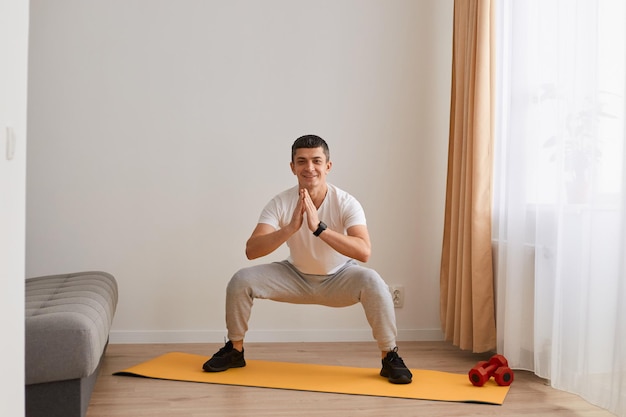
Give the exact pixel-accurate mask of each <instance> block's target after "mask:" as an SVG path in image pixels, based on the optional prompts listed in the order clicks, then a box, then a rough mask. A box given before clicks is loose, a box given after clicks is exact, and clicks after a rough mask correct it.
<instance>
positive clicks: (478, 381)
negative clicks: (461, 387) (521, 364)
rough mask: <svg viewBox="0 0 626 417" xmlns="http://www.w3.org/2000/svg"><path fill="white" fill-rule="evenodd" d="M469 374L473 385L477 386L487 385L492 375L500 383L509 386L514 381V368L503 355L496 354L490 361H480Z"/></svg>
mask: <svg viewBox="0 0 626 417" xmlns="http://www.w3.org/2000/svg"><path fill="white" fill-rule="evenodd" d="M468 375H469V380H470V382H471V383H472V385H474V386H477V387H482V386H483V385H485V383H487V381H489V378H491V377H492V376H493V377H494V379H495V381H496V383H497V384H498V385H502V386H509V385H511V383H512V382H513V370H512V369H511V368H509V363H508V362H507V360H506V358H505V357H504V356H502V355H494V356H492V357H491V359H489V361H481V362H478V363H477V364H476V366H474V367H473V368H472V369H470V371H469V374H468Z"/></svg>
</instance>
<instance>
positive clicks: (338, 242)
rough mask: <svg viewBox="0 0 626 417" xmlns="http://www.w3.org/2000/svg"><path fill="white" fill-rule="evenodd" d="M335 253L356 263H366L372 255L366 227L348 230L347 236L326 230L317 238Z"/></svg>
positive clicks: (353, 227) (360, 226) (355, 227)
mask: <svg viewBox="0 0 626 417" xmlns="http://www.w3.org/2000/svg"><path fill="white" fill-rule="evenodd" d="M318 239H322V240H323V241H324V242H326V243H327V244H328V245H329V246H330V247H332V248H333V249H334V250H336V251H337V252H339V253H341V254H342V255H345V256H347V257H348V258H352V259H356V260H357V261H361V262H367V261H368V259H369V257H370V255H371V253H372V244H371V242H370V236H369V232H368V230H367V226H365V225H358V226H352V227H350V228H348V234H347V235H344V234H343V233H338V232H335V231H334V230H330V229H326V230H324V231H323V232H322V233H321V234H320V235H319V237H318Z"/></svg>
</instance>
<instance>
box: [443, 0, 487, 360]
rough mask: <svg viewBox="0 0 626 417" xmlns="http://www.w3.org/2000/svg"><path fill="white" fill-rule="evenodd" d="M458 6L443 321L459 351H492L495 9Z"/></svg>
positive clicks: (465, 1) (483, 4)
mask: <svg viewBox="0 0 626 417" xmlns="http://www.w3.org/2000/svg"><path fill="white" fill-rule="evenodd" d="M494 1H495V0H455V1H454V35H453V58H452V98H451V108H450V144H449V151H448V179H447V190H446V209H445V223H444V236H443V251H442V259H441V277H440V285H441V323H442V329H443V331H444V333H445V337H446V340H448V341H452V343H453V344H454V345H456V346H458V347H460V348H461V349H465V350H472V351H474V352H486V351H489V350H495V348H496V326H495V303H494V279H493V264H492V252H491V203H492V201H491V195H492V186H491V177H492V157H493V155H492V149H493V143H492V142H493V141H492V135H493V130H494V129H493V94H492V92H493V87H494V75H495V72H494V65H493V62H494V61H493V59H492V58H493V52H494V43H493V41H492V39H493V32H494V24H493V18H492V17H493V3H494Z"/></svg>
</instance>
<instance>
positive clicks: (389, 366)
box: [380, 347, 413, 384]
mask: <svg viewBox="0 0 626 417" xmlns="http://www.w3.org/2000/svg"><path fill="white" fill-rule="evenodd" d="M382 362H383V369H381V370H380V376H384V377H385V378H388V379H389V382H391V383H392V384H410V383H411V379H412V378H413V374H412V373H411V371H409V369H408V368H407V367H406V365H405V364H404V361H403V360H402V358H401V357H400V356H398V348H397V347H395V348H394V349H393V350H392V351H391V352H388V353H387V356H385V358H384V359H383V360H382Z"/></svg>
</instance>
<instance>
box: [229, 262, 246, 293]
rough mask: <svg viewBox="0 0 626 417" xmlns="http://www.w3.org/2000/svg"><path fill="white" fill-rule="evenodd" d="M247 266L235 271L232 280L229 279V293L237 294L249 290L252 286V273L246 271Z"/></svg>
mask: <svg viewBox="0 0 626 417" xmlns="http://www.w3.org/2000/svg"><path fill="white" fill-rule="evenodd" d="M246 269H247V268H244V269H240V270H239V271H237V272H235V274H234V275H233V276H232V278H231V279H230V281H228V285H227V286H226V293H227V294H237V293H241V292H242V291H244V292H247V291H248V289H249V288H250V274H249V273H246V272H247V271H246Z"/></svg>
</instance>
